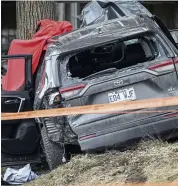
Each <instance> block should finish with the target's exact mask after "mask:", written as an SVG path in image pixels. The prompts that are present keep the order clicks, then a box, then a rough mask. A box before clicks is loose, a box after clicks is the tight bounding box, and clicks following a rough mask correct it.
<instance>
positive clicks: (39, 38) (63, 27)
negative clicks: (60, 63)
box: [2, 19, 73, 91]
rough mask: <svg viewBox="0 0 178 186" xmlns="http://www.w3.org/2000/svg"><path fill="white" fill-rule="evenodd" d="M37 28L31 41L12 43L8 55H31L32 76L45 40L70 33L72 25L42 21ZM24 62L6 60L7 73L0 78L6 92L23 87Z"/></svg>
mask: <svg viewBox="0 0 178 186" xmlns="http://www.w3.org/2000/svg"><path fill="white" fill-rule="evenodd" d="M37 27H40V29H39V31H37V32H36V33H35V34H34V36H33V38H32V39H31V40H19V39H15V40H13V41H12V43H11V45H10V48H9V51H8V55H15V54H16V55H17V54H31V55H33V59H32V73H33V74H34V72H35V70H36V68H37V66H38V63H39V60H40V56H41V54H42V51H43V50H45V46H46V41H47V39H49V38H51V37H52V36H56V35H60V34H63V33H65V32H68V31H71V30H72V29H73V28H72V25H71V23H69V22H67V21H61V22H57V21H52V20H49V19H44V20H41V21H40V22H38V24H37ZM24 65H25V63H24V60H22V59H13V60H12V59H11V60H8V66H7V73H6V75H5V76H3V77H2V89H3V90H7V91H15V90H18V89H20V87H22V86H23V85H24V80H25V76H24V68H25V67H24Z"/></svg>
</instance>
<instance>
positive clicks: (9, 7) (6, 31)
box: [1, 0, 178, 54]
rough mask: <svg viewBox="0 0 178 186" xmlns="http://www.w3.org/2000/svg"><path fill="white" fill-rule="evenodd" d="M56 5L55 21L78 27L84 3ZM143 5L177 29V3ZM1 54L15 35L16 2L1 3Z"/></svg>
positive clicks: (144, 2)
mask: <svg viewBox="0 0 178 186" xmlns="http://www.w3.org/2000/svg"><path fill="white" fill-rule="evenodd" d="M55 3H56V6H55V7H56V10H55V11H56V19H57V20H67V21H70V22H71V23H72V24H73V26H74V28H78V27H79V21H78V20H77V16H78V15H79V14H80V12H81V10H82V9H83V7H84V6H85V5H86V4H87V2H86V1H77V2H67V3H61V2H57V1H56V2H55ZM142 3H143V5H144V6H145V7H146V8H147V9H148V10H150V12H151V13H152V14H155V15H157V16H158V17H159V18H160V19H161V20H162V21H163V22H164V23H165V24H166V26H167V27H168V28H169V29H175V28H178V2H176V1H175V2H174V1H162V2H161V1H147V0H145V1H143V0H142ZM1 19H2V22H1V25H2V26H1V29H2V30H1V41H2V42H1V52H2V54H6V53H7V51H8V48H9V44H10V42H11V41H12V40H13V39H14V38H15V35H16V2H15V1H1Z"/></svg>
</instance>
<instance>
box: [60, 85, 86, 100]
mask: <svg viewBox="0 0 178 186" xmlns="http://www.w3.org/2000/svg"><path fill="white" fill-rule="evenodd" d="M85 87H86V85H85V84H79V85H74V86H70V87H66V88H61V89H60V90H59V91H60V93H61V95H62V97H65V98H67V97H72V96H75V95H77V94H78V93H79V92H80V91H81V90H82V89H83V88H85Z"/></svg>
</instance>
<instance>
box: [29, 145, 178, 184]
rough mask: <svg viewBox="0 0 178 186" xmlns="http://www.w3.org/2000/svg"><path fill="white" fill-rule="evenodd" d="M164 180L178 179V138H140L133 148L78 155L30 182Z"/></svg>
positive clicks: (76, 182) (92, 182)
mask: <svg viewBox="0 0 178 186" xmlns="http://www.w3.org/2000/svg"><path fill="white" fill-rule="evenodd" d="M167 181H168V182H173V181H178V142H175V143H167V142H161V141H149V142H141V143H140V144H138V145H137V146H136V147H135V149H132V150H127V151H124V152H120V151H109V152H106V153H104V154H86V155H78V156H76V157H73V158H72V159H71V161H70V162H69V163H67V164H65V165H62V166H59V167H58V168H57V169H55V170H53V171H52V172H50V173H48V174H46V175H42V176H41V177H40V178H39V179H37V180H35V181H32V182H31V183H29V185H34V186H37V185H43V186H45V185H48V186H50V185H51V186H57V185H63V186H64V185H77V186H79V185H85V184H86V185H96V184H117V183H121V182H123V183H138V182H167ZM27 185H28V184H27Z"/></svg>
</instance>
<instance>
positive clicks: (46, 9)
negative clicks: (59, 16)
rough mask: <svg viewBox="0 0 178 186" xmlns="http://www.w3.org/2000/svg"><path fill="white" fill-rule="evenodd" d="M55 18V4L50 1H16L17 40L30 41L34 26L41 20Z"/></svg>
mask: <svg viewBox="0 0 178 186" xmlns="http://www.w3.org/2000/svg"><path fill="white" fill-rule="evenodd" d="M54 18H55V2H52V1H17V2H16V20H17V38H18V39H31V38H32V36H33V34H34V33H35V29H36V24H37V22H38V21H40V20H42V19H52V20H54Z"/></svg>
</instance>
